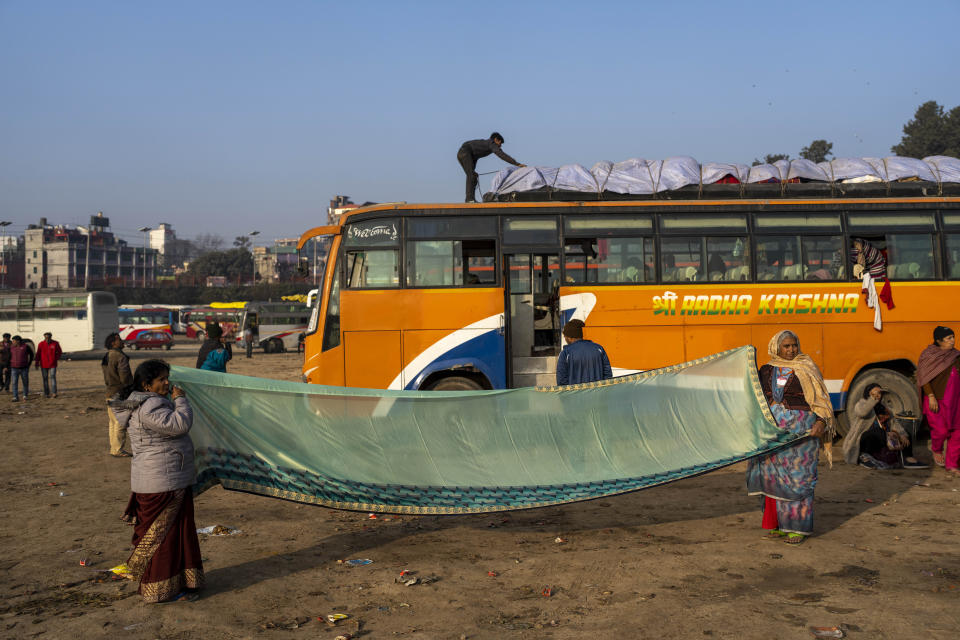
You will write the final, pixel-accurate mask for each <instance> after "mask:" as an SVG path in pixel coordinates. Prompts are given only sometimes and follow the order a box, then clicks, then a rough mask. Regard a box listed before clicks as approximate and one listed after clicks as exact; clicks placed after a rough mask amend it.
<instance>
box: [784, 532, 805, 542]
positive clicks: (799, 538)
mask: <svg viewBox="0 0 960 640" xmlns="http://www.w3.org/2000/svg"><path fill="white" fill-rule="evenodd" d="M806 539H807V536H805V535H803V534H802V533H788V534H787V538H786V540H784V542H786V543H787V544H803V543H804V542H805V541H806Z"/></svg>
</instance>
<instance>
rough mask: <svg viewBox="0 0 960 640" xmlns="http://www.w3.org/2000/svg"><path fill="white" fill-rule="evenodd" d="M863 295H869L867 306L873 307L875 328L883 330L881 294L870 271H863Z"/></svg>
mask: <svg viewBox="0 0 960 640" xmlns="http://www.w3.org/2000/svg"><path fill="white" fill-rule="evenodd" d="M863 295H865V296H867V308H868V309H873V328H874V329H876V330H877V331H883V319H882V318H881V317H880V296H878V295H877V287H876V286H875V285H874V279H873V276H872V275H870V272H869V271H864V272H863Z"/></svg>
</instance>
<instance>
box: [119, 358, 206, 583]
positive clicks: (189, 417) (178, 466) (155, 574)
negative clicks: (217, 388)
mask: <svg viewBox="0 0 960 640" xmlns="http://www.w3.org/2000/svg"><path fill="white" fill-rule="evenodd" d="M169 376H170V365H168V364H167V363H166V362H164V361H163V360H147V361H146V362H144V363H143V364H141V365H140V366H139V367H137V370H136V372H135V373H134V374H133V384H132V385H130V386H129V387H127V388H126V389H125V390H123V391H121V392H120V393H119V394H117V395H116V396H114V398H113V400H112V401H111V403H110V406H111V407H113V408H114V409H115V411H116V414H117V420H118V421H119V422H120V424H121V425H124V426H125V427H126V429H127V434H128V437H129V439H130V445H131V447H132V448H133V461H132V462H131V465H130V489H131V494H130V501H129V503H128V504H127V509H126V511H125V513H124V520H126V521H127V522H129V523H131V524H133V525H134V532H133V547H134V548H133V553H132V554H131V555H130V559H129V560H127V566H128V567H129V569H130V574H131V576H132V577H133V578H135V579H137V580H139V581H140V595H141V596H143V599H144V600H145V601H146V602H165V601H168V600H177V599H181V598H190V597H191V596H190V592H192V591H195V590H197V589H200V588H202V587H203V585H204V576H203V564H202V563H201V561H200V542H199V540H198V539H197V526H196V524H195V523H194V519H193V492H192V488H191V487H192V485H193V483H194V481H195V476H196V471H195V469H194V464H193V442H192V441H191V440H190V435H189V432H190V427H191V426H192V425H193V411H192V410H191V409H190V403H189V402H188V401H187V398H186V396H185V395H184V393H183V389H180V388H179V387H173V389H172V390H171V388H170V380H169ZM168 394H169V397H168Z"/></svg>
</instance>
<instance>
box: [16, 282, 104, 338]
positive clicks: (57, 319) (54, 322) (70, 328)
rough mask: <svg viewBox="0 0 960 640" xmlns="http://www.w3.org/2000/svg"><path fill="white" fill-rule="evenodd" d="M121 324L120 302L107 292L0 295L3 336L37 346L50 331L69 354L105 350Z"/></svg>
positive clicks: (31, 292)
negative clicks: (118, 309) (111, 336)
mask: <svg viewBox="0 0 960 640" xmlns="http://www.w3.org/2000/svg"><path fill="white" fill-rule="evenodd" d="M119 324H120V320H119V316H118V315H117V299H116V297H115V296H114V295H113V294H112V293H109V292H106V291H57V292H55V293H52V292H51V293H46V292H33V291H30V292H22V291H21V292H14V291H5V292H0V334H3V333H9V334H10V335H12V336H16V335H18V336H20V337H21V338H23V339H24V340H25V341H28V342H31V343H33V346H34V347H36V345H37V344H38V343H39V342H40V341H41V340H43V334H44V333H46V332H48V331H49V332H50V333H52V334H53V339H54V340H56V341H58V342H59V343H60V347H61V348H62V349H63V350H64V351H65V352H71V351H90V350H92V349H103V348H104V346H103V344H104V341H105V340H106V339H107V336H108V335H110V334H111V333H115V332H116V331H117V327H119Z"/></svg>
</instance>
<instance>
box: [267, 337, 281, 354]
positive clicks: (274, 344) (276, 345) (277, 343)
mask: <svg viewBox="0 0 960 640" xmlns="http://www.w3.org/2000/svg"><path fill="white" fill-rule="evenodd" d="M269 344H270V346H271V348H270V353H283V340H280V339H279V338H270V342H269Z"/></svg>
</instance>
